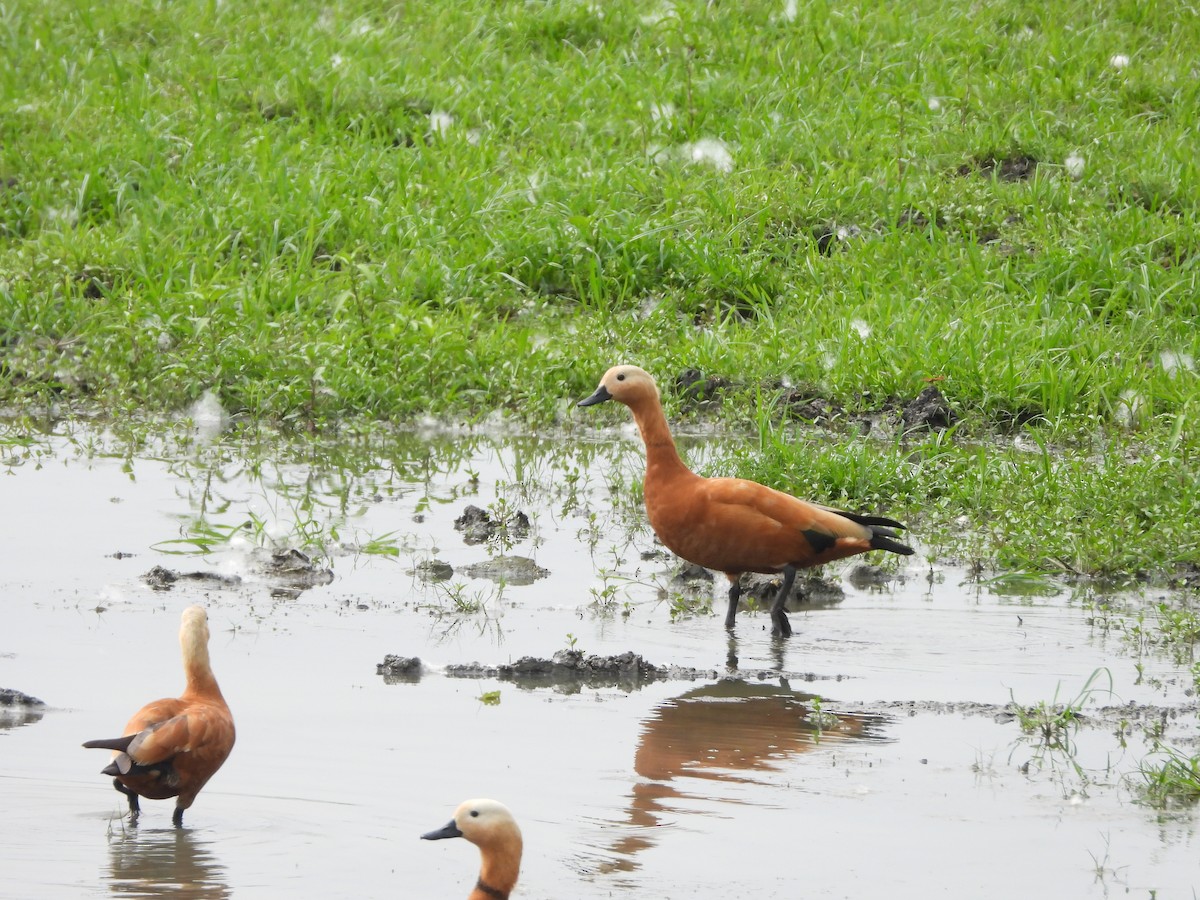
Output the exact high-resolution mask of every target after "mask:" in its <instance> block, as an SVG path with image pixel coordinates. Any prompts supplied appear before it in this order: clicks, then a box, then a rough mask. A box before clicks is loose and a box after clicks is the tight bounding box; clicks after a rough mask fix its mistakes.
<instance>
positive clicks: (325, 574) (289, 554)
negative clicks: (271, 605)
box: [255, 549, 333, 597]
mask: <svg viewBox="0 0 1200 900" xmlns="http://www.w3.org/2000/svg"><path fill="white" fill-rule="evenodd" d="M269 553H270V555H269V556H266V557H263V555H262V554H259V555H257V556H256V558H255V564H256V567H257V569H258V571H259V573H260V574H262V575H263V576H265V577H266V578H267V580H268V581H270V582H271V583H272V590H271V594H272V596H276V597H298V596H300V594H301V592H303V591H306V590H308V589H309V588H314V587H321V586H323V585H326V584H331V583H332V582H333V570H332V569H323V568H321V567H320V566H318V565H317V564H315V563H314V562H313V561H312V560H311V559H309V558H308V556H306V555H305V554H303V553H301V552H300V551H299V550H294V549H293V550H274V551H270V552H269Z"/></svg>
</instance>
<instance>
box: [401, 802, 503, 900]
mask: <svg viewBox="0 0 1200 900" xmlns="http://www.w3.org/2000/svg"><path fill="white" fill-rule="evenodd" d="M457 837H461V838H466V839H467V840H468V841H470V842H471V843H472V844H474V845H475V846H476V847H478V848H479V855H480V858H481V864H480V867H479V880H478V881H476V882H475V887H474V889H472V891H471V895H470V896H469V897H468V898H467V900H508V895H509V894H510V893H512V889H513V886H514V885H515V884H516V883H517V874H518V873H519V872H520V870H521V847H522V844H521V829H520V828H518V827H517V820H516V819H514V818H513V817H512V813H510V812H509V811H508V807H507V806H505V805H504V804H503V803H497V802H496V801H495V800H468V801H466V802H465V803H462V804H460V805H459V807H458V809H456V810H455V811H454V818H453V819H451V820H450V821H449V823H447V824H446V825H444V826H443V827H441V828H439V829H438V830H437V831H431V832H429V833H428V834H423V835H421V840H423V841H440V840H441V839H442V838H457Z"/></svg>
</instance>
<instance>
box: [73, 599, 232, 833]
mask: <svg viewBox="0 0 1200 900" xmlns="http://www.w3.org/2000/svg"><path fill="white" fill-rule="evenodd" d="M179 644H180V647H181V648H182V650H183V671H184V675H185V676H186V678H187V684H186V686H185V688H184V691H183V693H182V694H181V695H180V696H179V697H178V698H167V699H164V700H155V701H154V702H153V703H147V704H146V705H145V706H143V707H142V708H141V709H139V710H138V711H137V712H136V713H135V714H134V716H133V718H132V719H130V720H129V723H128V724H127V725H126V726H125V731H124V735H123V737H119V738H106V739H103V740H97V741H88V742H87V743H85V744H84V745H83V746H85V747H98V748H101V749H104V750H112V751H113V758H112V762H111V763H110V764H109V765H107V766H105V767H104V768H103V769H101V770H100V771H101V772H102V773H103V774H105V775H112V776H113V786H114V787H115V788H116V789H117V790H118V791H120V792H121V793H122V794H124V795H125V796H126V797H128V798H129V818H130V821H131V822H134V823H136V822H137V819H138V815H139V813H140V812H141V810H140V807H139V806H138V797H145V798H146V799H148V800H165V799H167V798H168V797H175V798H176V800H175V812H174V814H173V816H172V821H173V822H174V823H175V825H176V826H177V827H178V826H181V825H183V811H184V810H185V809H187V808H188V807H190V806H191V805H192V803H193V802H194V801H195V799H196V795H197V794H198V793H200V789H201V788H202V787H204V785H205V784H207V783H208V780H209V779H210V778H212V777H213V775H214V774H216V771H217V769H219V768H221V764H222V763H224V762H225V760H226V759H227V758H228V757H229V751H230V750H232V749H233V741H234V738H235V732H234V728H233V716H232V715H231V714H230V712H229V707H228V705H226V703H225V698H224V697H223V696H221V689H220V688H219V687H218V686H217V679H216V678H215V677H214V676H213V671H212V666H211V665H210V663H209V658H208V614H207V613H206V612H205V611H204V607H202V606H189V607H188V608H187V609H185V610H184V611H183V624H182V625H181V626H180V629H179Z"/></svg>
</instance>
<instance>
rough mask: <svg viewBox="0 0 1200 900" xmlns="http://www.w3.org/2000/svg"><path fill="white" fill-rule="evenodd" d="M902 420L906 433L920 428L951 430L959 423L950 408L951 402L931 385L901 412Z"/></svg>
mask: <svg viewBox="0 0 1200 900" xmlns="http://www.w3.org/2000/svg"><path fill="white" fill-rule="evenodd" d="M900 420H901V421H902V422H903V423H904V429H905V430H906V431H913V430H916V429H920V428H925V429H929V430H931V431H932V430H934V429H938V428H949V427H950V426H951V425H953V424H954V423H955V422H957V421H958V416H956V415H955V414H954V410H952V409H951V408H950V401H948V400H947V399H946V396H945V395H944V394H943V393H942V392H941V391H940V390H938V389H937V387H936V386H934V385H932V384H931V385H930V386H929V387H927V388H925V390H923V391H921V393H920V394H918V395H917V396H916V399H914V400H912V401H910V402H908V403H906V404H905V405H904V407H903V409H901V411H900Z"/></svg>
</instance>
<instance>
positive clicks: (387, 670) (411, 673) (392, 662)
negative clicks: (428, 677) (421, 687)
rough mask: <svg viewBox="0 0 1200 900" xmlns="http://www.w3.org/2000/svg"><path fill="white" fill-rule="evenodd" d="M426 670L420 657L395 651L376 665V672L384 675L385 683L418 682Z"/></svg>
mask: <svg viewBox="0 0 1200 900" xmlns="http://www.w3.org/2000/svg"><path fill="white" fill-rule="evenodd" d="M424 671H425V667H424V666H422V665H421V659H420V657H417V656H396V655H395V654H393V653H389V654H388V655H387V656H385V657H384V658H383V662H381V663H379V664H378V665H377V666H375V674H376V675H382V676H383V680H384V683H385V684H416V683H417V682H418V681H420V680H421V675H422V674H423V673H424Z"/></svg>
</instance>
